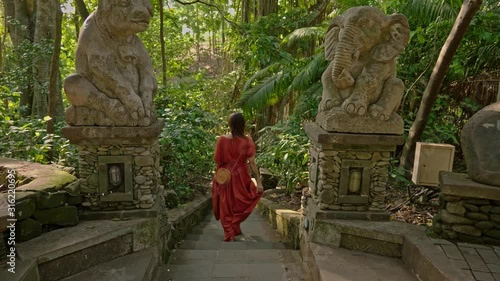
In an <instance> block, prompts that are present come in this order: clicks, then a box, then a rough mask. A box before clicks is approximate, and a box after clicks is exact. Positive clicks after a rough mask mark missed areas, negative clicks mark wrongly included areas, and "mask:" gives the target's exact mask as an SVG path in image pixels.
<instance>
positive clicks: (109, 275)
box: [62, 249, 154, 281]
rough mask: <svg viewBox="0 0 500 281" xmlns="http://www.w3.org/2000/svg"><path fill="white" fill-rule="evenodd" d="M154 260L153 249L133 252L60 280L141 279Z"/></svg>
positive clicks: (101, 280)
mask: <svg viewBox="0 0 500 281" xmlns="http://www.w3.org/2000/svg"><path fill="white" fill-rule="evenodd" d="M152 262H154V250H153V249H148V250H145V251H141V252H137V253H133V254H130V255H126V256H123V257H120V258H118V259H114V260H112V261H109V262H107V263H103V264H99V265H97V266H95V267H93V268H90V269H88V270H86V271H84V272H81V273H78V274H76V275H73V276H70V277H67V278H64V279H62V281H87V280H92V281H109V280H115V279H116V280H127V281H143V280H144V276H145V275H146V274H147V273H148V268H150V266H151V263H152Z"/></svg>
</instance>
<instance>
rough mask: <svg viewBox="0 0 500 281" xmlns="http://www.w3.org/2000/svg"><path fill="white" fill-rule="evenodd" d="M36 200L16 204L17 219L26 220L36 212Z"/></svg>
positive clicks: (29, 199)
mask: <svg viewBox="0 0 500 281" xmlns="http://www.w3.org/2000/svg"><path fill="white" fill-rule="evenodd" d="M35 209H36V205H35V199H33V198H27V199H24V200H22V201H17V202H16V219H17V220H25V219H27V218H29V217H31V215H33V213H34V212H35Z"/></svg>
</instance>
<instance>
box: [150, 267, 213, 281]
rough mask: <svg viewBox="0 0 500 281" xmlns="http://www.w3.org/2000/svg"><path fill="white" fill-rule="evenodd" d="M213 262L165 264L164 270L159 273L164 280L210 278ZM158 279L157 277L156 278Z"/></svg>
mask: <svg viewBox="0 0 500 281" xmlns="http://www.w3.org/2000/svg"><path fill="white" fill-rule="evenodd" d="M213 266H214V265H213V264H180V265H167V267H166V268H167V269H166V272H163V274H162V275H161V276H162V278H165V279H164V280H169V279H173V280H177V279H182V278H211V277H212V271H213ZM157 280H158V279H157Z"/></svg>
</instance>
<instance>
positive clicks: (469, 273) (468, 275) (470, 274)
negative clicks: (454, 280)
mask: <svg viewBox="0 0 500 281" xmlns="http://www.w3.org/2000/svg"><path fill="white" fill-rule="evenodd" d="M462 272H463V273H464V274H465V275H466V276H467V277H468V278H469V279H471V280H476V278H474V275H472V272H471V271H470V270H467V269H462Z"/></svg>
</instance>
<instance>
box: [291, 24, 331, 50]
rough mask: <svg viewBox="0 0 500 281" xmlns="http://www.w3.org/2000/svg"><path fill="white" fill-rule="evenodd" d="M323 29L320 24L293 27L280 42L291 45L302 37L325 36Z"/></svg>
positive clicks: (302, 38)
mask: <svg viewBox="0 0 500 281" xmlns="http://www.w3.org/2000/svg"><path fill="white" fill-rule="evenodd" d="M325 31H326V30H325V28H324V27H321V26H310V27H303V28H299V29H295V30H294V31H292V33H290V34H288V35H287V36H286V37H285V38H284V39H283V42H282V44H287V46H288V47H291V46H293V45H294V44H296V43H298V42H299V41H301V40H304V39H312V38H322V37H324V36H325Z"/></svg>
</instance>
